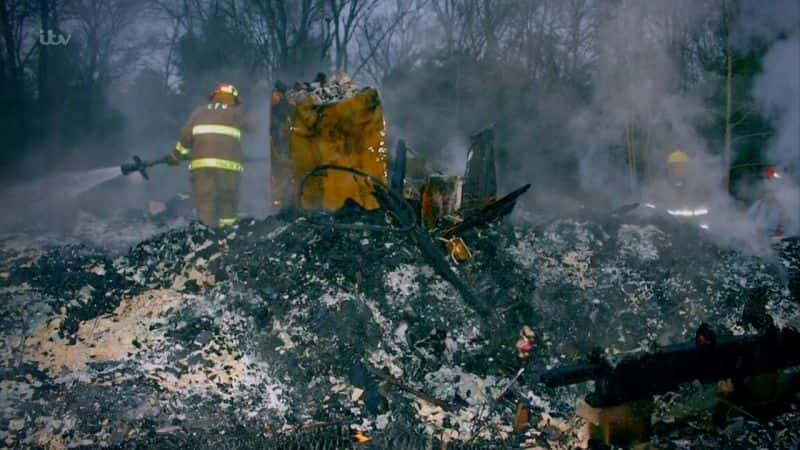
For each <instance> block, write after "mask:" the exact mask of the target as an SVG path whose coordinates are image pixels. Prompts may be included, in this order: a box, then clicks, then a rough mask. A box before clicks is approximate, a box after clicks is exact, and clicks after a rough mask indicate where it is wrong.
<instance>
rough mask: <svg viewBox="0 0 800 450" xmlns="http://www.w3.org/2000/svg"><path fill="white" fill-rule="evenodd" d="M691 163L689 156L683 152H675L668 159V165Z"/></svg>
mask: <svg viewBox="0 0 800 450" xmlns="http://www.w3.org/2000/svg"><path fill="white" fill-rule="evenodd" d="M687 162H689V155H687V154H686V152H684V151H683V150H675V151H673V152H672V153H670V154H669V157H668V158H667V163H668V164H681V163H687Z"/></svg>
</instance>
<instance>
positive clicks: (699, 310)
mask: <svg viewBox="0 0 800 450" xmlns="http://www.w3.org/2000/svg"><path fill="white" fill-rule="evenodd" d="M272 113H273V117H278V118H280V120H277V121H273V129H272V130H271V139H272V147H271V148H272V154H271V158H272V160H273V161H272V162H273V171H274V172H273V186H272V187H273V193H274V194H275V197H274V198H273V204H274V205H275V206H276V208H277V209H280V210H281V213H279V214H276V215H274V216H271V217H268V218H267V219H265V220H252V219H245V220H242V221H240V222H239V224H238V225H236V226H234V227H232V228H228V229H223V230H215V229H211V228H208V227H205V226H203V225H201V224H199V223H196V222H194V223H191V224H189V225H187V226H182V227H176V228H174V229H171V230H168V231H164V232H160V233H156V234H154V235H153V236H151V237H149V238H147V239H144V240H143V241H142V242H139V243H138V244H136V245H135V246H133V247H132V248H131V249H130V250H129V251H127V252H123V253H122V254H119V253H114V252H110V251H107V250H103V249H101V248H95V247H91V246H87V245H85V244H80V243H75V244H68V245H62V243H59V242H55V243H54V242H48V241H46V240H26V238H25V237H24V236H21V235H13V236H5V237H3V241H2V247H0V298H2V302H0V308H2V316H0V317H2V319H0V320H2V322H1V323H2V326H1V327H0V338H2V340H3V343H4V345H3V346H2V350H0V358H2V360H3V377H2V380H0V383H2V389H0V392H2V394H0V443H1V444H4V445H6V446H8V447H10V448H15V447H20V448H28V447H33V448H95V447H109V448H275V449H350V448H364V449H406V448H407V449H423V448H436V449H440V448H441V449H501V448H502V449H506V448H561V449H571V448H583V447H587V446H594V447H600V448H602V447H604V446H614V445H621V446H629V445H632V444H633V443H638V444H641V443H646V445H651V446H653V447H654V448H664V449H682V448H709V449H711V448H731V449H737V448H741V449H745V448H759V447H770V448H787V449H788V448H791V446H792V445H796V444H797V442H798V441H800V431H799V430H800V412H799V411H798V407H799V406H798V399H797V387H798V386H797V368H796V366H797V364H798V353H797V352H798V350H797V348H798V346H797V329H798V327H799V326H800V305H799V304H798V291H797V286H798V276H797V273H798V270H800V244H799V243H798V242H800V241H798V240H797V239H793V238H787V239H784V240H782V241H781V242H780V243H779V244H778V246H779V248H778V250H779V251H778V252H777V255H778V256H777V257H776V259H774V260H769V259H761V258H758V257H755V256H752V255H749V254H745V253H742V252H737V251H735V250H731V249H728V248H724V247H720V246H719V245H717V244H715V243H713V242H712V241H710V240H709V239H708V238H707V236H706V234H705V233H704V232H703V231H702V230H700V229H698V228H697V227H691V226H686V225H685V224H682V223H680V222H678V221H675V220H666V219H659V218H653V217H642V216H639V215H637V214H635V210H636V207H635V206H632V207H626V208H622V209H620V210H618V211H614V212H612V213H608V214H597V215H593V216H592V217H562V218H559V219H555V220H551V221H548V222H542V223H538V224H535V225H534V224H529V223H524V222H523V223H510V222H509V221H504V220H502V219H503V218H504V217H506V216H508V215H509V214H510V213H511V212H512V211H513V209H514V207H515V204H516V201H517V200H518V199H519V198H520V197H521V196H523V195H524V194H525V193H526V191H527V190H528V189H529V188H530V186H529V185H525V186H521V187H519V188H517V189H515V190H513V191H511V192H510V193H499V192H498V183H497V178H498V176H497V173H496V168H495V164H494V152H495V149H494V144H493V138H494V136H493V133H494V131H493V130H492V129H491V128H489V129H486V130H482V131H480V132H478V133H476V134H474V135H473V136H472V137H471V145H470V148H469V154H468V164H467V170H466V172H465V174H464V176H463V177H448V176H442V175H437V174H431V173H426V171H425V170H420V167H424V166H425V164H424V163H420V161H418V158H417V156H416V155H414V154H413V153H412V152H411V151H410V149H409V148H408V146H407V145H406V144H405V143H404V142H403V141H398V143H397V148H396V151H395V156H394V158H393V160H392V161H391V163H390V162H389V160H388V152H387V150H386V143H385V132H384V129H383V126H384V123H383V117H382V111H381V107H380V100H379V98H378V97H377V93H376V92H375V91H374V90H371V89H362V88H358V87H357V86H355V85H354V84H353V83H352V82H350V81H349V80H347V79H345V78H337V77H331V78H330V79H328V78H327V77H318V79H317V80H315V81H314V82H312V83H301V84H297V85H295V86H294V87H292V88H288V87H287V86H283V85H278V86H276V89H275V92H273V96H272ZM354 117H355V118H357V119H353V118H354ZM355 122H358V124H360V125H359V126H358V127H355V126H354V123H355ZM364 124H366V125H364ZM334 126H335V127H336V129H337V130H338V131H337V132H339V133H341V134H340V135H338V136H337V139H339V140H338V141H337V142H339V143H341V145H343V146H344V147H343V148H345V147H346V148H350V147H347V146H348V145H350V144H351V143H359V144H358V145H359V146H358V148H368V149H369V153H367V154H363V155H358V156H359V157H355V156H353V155H350V156H348V157H341V156H342V155H343V154H345V153H346V152H344V153H343V152H342V150H341V149H339V148H337V147H336V146H335V145H331V146H325V145H323V146H320V145H319V144H320V142H323V141H325V140H326V139H329V138H330V136H327V135H326V134H325V132H324V131H322V132H320V133H318V134H313V133H312V134H308V133H307V132H308V130H325V129H330V127H334ZM301 132H303V133H306V134H304V139H303V140H300V139H294V137H296V136H295V133H301ZM362 144H363V145H366V144H369V145H366V146H362ZM337 145H339V144H337ZM305 146H307V147H315V148H317V147H318V146H319V148H328V149H331V154H329V155H325V154H320V152H317V153H316V154H317V155H319V157H318V159H315V160H311V161H305V160H303V161H299V160H297V159H296V155H297V154H300V153H302V150H303V148H305ZM348 158H349V159H348ZM149 164H150V163H147V162H145V161H138V162H136V163H135V164H133V165H131V166H127V168H128V169H129V171H136V170H143V169H145V168H146V167H148V165H149ZM105 230H106V232H108V233H110V234H112V235H113V234H114V233H116V232H118V231H119V230H118V229H115V228H114V225H113V224H111V225H109V226H108V227H107V228H105ZM787 280H789V281H788V282H787ZM590 380H594V383H593V385H592V384H590V383H585V382H586V381H590ZM700 382H702V383H700ZM765 392H766V394H765ZM641 419H645V420H641Z"/></svg>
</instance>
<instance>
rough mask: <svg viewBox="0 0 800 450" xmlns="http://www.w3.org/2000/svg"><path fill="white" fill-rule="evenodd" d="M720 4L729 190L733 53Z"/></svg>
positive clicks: (726, 23)
mask: <svg viewBox="0 0 800 450" xmlns="http://www.w3.org/2000/svg"><path fill="white" fill-rule="evenodd" d="M722 5H723V6H722V8H723V14H724V20H725V64H726V66H727V68H726V74H725V148H724V152H725V154H724V156H723V164H724V165H725V180H724V183H725V188H726V189H728V190H730V166H731V162H732V156H733V155H732V152H733V148H732V144H733V136H732V134H733V125H732V123H731V115H732V111H733V55H732V54H731V36H730V22H729V17H728V7H727V5H728V3H727V1H723V2H722Z"/></svg>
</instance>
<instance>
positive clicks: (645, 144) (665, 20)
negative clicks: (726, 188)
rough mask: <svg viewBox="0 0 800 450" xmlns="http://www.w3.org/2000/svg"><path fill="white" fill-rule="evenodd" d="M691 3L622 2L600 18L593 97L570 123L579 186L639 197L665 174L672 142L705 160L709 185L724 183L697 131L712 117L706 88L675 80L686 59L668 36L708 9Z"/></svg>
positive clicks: (686, 27)
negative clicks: (689, 86) (692, 87)
mask: <svg viewBox="0 0 800 450" xmlns="http://www.w3.org/2000/svg"><path fill="white" fill-rule="evenodd" d="M692 3H693V5H694V6H692V7H687V6H688V4H687V2H684V1H678V2H670V5H660V6H658V7H656V6H654V5H651V4H648V3H646V2H621V3H620V4H619V5H618V6H617V7H616V8H614V9H612V10H610V11H608V15H607V17H606V18H605V19H604V20H602V21H601V24H600V28H599V31H598V34H597V39H598V43H597V51H598V55H597V63H596V70H595V73H594V75H593V78H592V84H593V86H594V89H593V97H592V101H591V103H590V104H589V105H588V106H587V107H586V108H584V109H583V110H582V111H580V112H579V113H578V114H577V115H576V116H575V118H574V119H573V120H572V121H571V122H570V124H569V125H570V130H571V131H572V137H573V142H574V144H573V145H574V149H575V151H576V155H577V158H578V160H579V162H580V164H579V168H580V175H581V176H580V181H581V185H582V187H583V189H584V190H586V191H588V192H600V193H603V194H605V195H606V196H607V197H609V198H611V199H627V200H632V199H636V198H638V197H639V196H640V192H641V191H642V189H644V188H645V187H646V185H647V184H651V182H652V181H653V180H657V179H659V178H662V176H663V173H664V168H665V161H666V158H667V155H668V154H669V153H670V152H671V151H672V150H674V149H682V150H684V151H686V152H687V153H688V154H689V155H690V156H691V157H692V159H693V160H694V161H695V162H696V164H695V166H699V165H700V164H702V166H703V168H704V169H703V177H702V179H703V180H705V182H706V184H707V185H708V186H706V187H709V186H713V185H715V184H716V185H721V180H722V174H723V170H722V168H721V167H720V166H719V162H717V161H716V160H717V159H718V158H715V157H714V155H713V153H712V152H711V151H710V149H709V148H708V143H707V142H706V141H705V140H704V139H703V138H701V137H700V136H699V135H698V133H697V129H698V127H699V126H701V125H703V123H704V120H706V119H705V118H707V117H708V116H709V114H708V111H707V109H706V107H705V105H704V101H703V96H702V94H703V93H702V91H701V90H700V89H696V90H692V91H690V90H687V89H683V87H682V86H681V85H680V80H681V70H682V69H683V66H684V65H685V64H687V61H683V60H680V59H679V58H681V57H682V53H681V51H680V50H681V48H680V43H679V42H676V41H675V40H674V39H672V36H674V35H676V34H678V35H680V36H682V35H684V33H691V32H693V31H694V30H693V27H697V26H698V23H699V20H698V18H700V17H703V16H707V15H708V14H710V10H708V9H707V7H706V6H704V4H703V3H699V2H698V3H696V4H695V2H692ZM673 17H680V22H679V23H675V21H670V20H669V19H670V18H673ZM631 150H632V152H631ZM631 165H634V166H635V170H631V167H630V166H631Z"/></svg>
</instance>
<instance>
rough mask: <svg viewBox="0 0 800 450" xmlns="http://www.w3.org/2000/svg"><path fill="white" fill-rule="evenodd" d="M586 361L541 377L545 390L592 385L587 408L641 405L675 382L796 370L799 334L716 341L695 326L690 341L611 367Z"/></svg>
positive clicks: (776, 332)
mask: <svg viewBox="0 0 800 450" xmlns="http://www.w3.org/2000/svg"><path fill="white" fill-rule="evenodd" d="M588 359H589V361H588V362H586V363H581V364H574V365H569V366H564V367H559V368H556V369H553V370H550V371H548V372H545V373H544V374H543V375H542V377H541V381H542V382H543V383H544V384H546V385H547V386H550V387H557V386H567V385H571V384H577V383H582V382H586V381H591V380H594V381H595V391H594V392H593V393H592V394H590V395H589V396H587V397H586V402H587V403H589V405H591V406H593V407H608V406H616V405H621V404H625V403H629V402H632V401H636V400H643V399H646V398H648V397H650V396H653V395H656V394H661V393H664V392H667V391H670V390H673V389H675V388H676V387H678V385H680V384H681V383H685V382H691V381H694V380H698V381H700V382H702V383H709V382H715V381H719V380H724V379H733V380H734V381H736V380H741V379H744V378H746V377H750V376H755V375H761V374H767V373H773V372H777V371H780V370H783V369H786V368H789V367H793V366H798V365H800V332H798V331H797V330H795V329H791V328H784V329H777V328H771V329H770V330H768V331H767V332H765V333H763V334H760V335H751V336H726V337H719V338H716V337H715V336H714V334H713V333H711V332H710V329H708V328H705V331H704V330H703V328H702V327H701V329H700V330H698V335H697V339H696V340H695V342H691V343H683V344H676V345H671V346H667V347H662V348H660V349H658V350H656V351H653V352H641V353H636V354H631V355H627V356H625V357H623V358H622V359H621V360H619V361H618V362H616V363H613V362H612V361H610V360H609V359H608V358H606V357H602V356H599V355H598V354H597V353H595V354H594V355H592V356H590V357H589V358H588Z"/></svg>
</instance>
